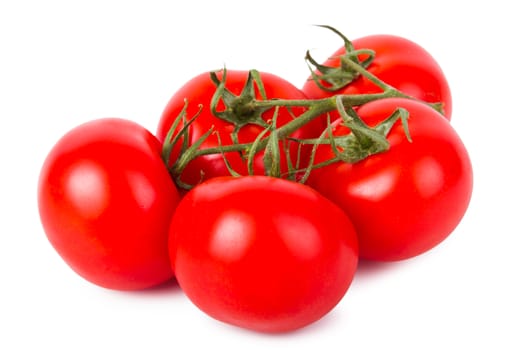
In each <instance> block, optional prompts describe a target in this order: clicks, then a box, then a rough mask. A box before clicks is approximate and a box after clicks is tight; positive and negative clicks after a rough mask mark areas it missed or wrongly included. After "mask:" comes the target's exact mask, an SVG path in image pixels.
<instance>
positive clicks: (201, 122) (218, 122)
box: [156, 70, 321, 185]
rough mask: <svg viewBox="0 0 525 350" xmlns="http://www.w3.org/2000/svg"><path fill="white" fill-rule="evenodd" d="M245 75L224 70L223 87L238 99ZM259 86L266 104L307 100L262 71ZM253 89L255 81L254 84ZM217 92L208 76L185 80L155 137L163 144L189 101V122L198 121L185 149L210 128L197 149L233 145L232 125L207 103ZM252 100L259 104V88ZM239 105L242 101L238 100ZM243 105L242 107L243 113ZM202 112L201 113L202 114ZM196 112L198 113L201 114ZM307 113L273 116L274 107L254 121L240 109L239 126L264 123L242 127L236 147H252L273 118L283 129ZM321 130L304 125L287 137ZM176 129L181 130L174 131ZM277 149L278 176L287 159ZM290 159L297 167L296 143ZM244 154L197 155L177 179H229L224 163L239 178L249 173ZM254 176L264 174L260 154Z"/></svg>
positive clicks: (192, 181)
mask: <svg viewBox="0 0 525 350" xmlns="http://www.w3.org/2000/svg"><path fill="white" fill-rule="evenodd" d="M216 74H217V77H218V79H221V80H222V79H223V78H224V72H223V71H220V72H217V73H216ZM248 74H249V72H248V71H238V70H228V71H227V73H226V78H225V87H226V89H228V90H229V91H230V92H231V93H232V94H234V95H235V96H240V95H241V94H242V92H243V89H244V88H245V84H246V81H247V79H248ZM259 75H260V78H261V81H262V83H263V85H264V91H265V93H266V99H274V98H279V99H285V100H292V99H293V100H296V99H303V100H304V99H306V96H305V95H304V94H303V93H302V92H301V90H300V89H299V88H297V87H295V86H294V85H292V84H291V83H290V82H288V81H286V80H285V79H283V78H281V77H279V76H276V75H273V74H270V73H265V72H259ZM252 84H255V82H252ZM216 91H217V86H216V85H215V83H214V82H213V81H212V79H211V78H210V74H209V73H203V74H200V75H198V76H196V77H194V78H193V79H191V80H190V81H188V82H187V83H186V84H185V85H184V86H182V87H181V88H180V89H179V90H178V91H177V92H176V93H175V94H174V95H173V96H172V98H171V99H170V101H169V103H168V105H167V106H166V108H165V110H164V112H163V114H162V117H161V119H160V121H159V124H158V127H157V133H156V135H157V137H158V138H159V140H160V141H161V142H164V141H165V139H166V137H167V134H168V131H169V130H170V128H171V126H172V124H173V122H174V120H175V119H176V118H177V116H178V115H179V113H180V112H181V111H182V110H183V108H184V106H185V101H187V103H188V105H187V109H186V113H187V118H188V119H190V118H191V117H193V116H195V115H197V114H198V116H197V118H196V119H195V120H194V121H193V122H192V123H191V125H190V126H189V128H188V137H187V141H188V142H189V145H192V144H194V143H195V142H197V140H198V139H199V138H200V137H202V136H203V135H204V134H206V132H208V131H209V130H210V128H213V131H214V132H213V133H212V134H211V135H209V136H208V137H207V138H206V140H205V141H204V142H203V143H202V144H201V145H200V148H201V149H203V148H216V147H218V146H219V145H222V146H227V145H231V144H233V143H234V140H233V139H232V133H233V131H234V129H235V125H234V123H232V122H230V121H226V120H223V119H221V118H218V117H217V116H216V115H215V114H214V112H213V111H212V108H211V103H212V99H213V96H214V94H215V92H216ZM254 93H255V96H254V97H255V99H257V100H261V99H263V96H262V94H261V91H260V89H259V88H258V87H256V88H254ZM239 102H241V101H239ZM244 107H246V106H243V108H244ZM201 108H202V109H201ZM224 108H225V106H224V103H223V101H222V100H221V101H220V103H219V104H218V109H219V110H220V111H222V110H224ZM199 110H200V112H199ZM304 111H305V109H304V108H300V107H294V108H289V109H288V108H284V107H283V108H280V109H279V110H278V111H276V109H275V108H271V109H269V110H266V111H263V112H262V113H261V114H260V118H257V114H256V113H259V112H260V111H250V110H249V107H248V108H244V110H243V111H240V110H237V111H236V113H237V116H236V117H237V118H239V120H240V121H242V120H243V119H246V120H248V119H251V120H252V121H253V120H254V119H255V120H256V121H259V122H262V123H259V124H254V123H247V124H246V125H244V126H242V127H241V128H240V130H239V132H238V140H237V141H238V142H239V143H250V142H253V141H254V140H255V139H256V138H257V137H258V136H259V134H260V133H261V132H263V131H264V130H265V127H268V126H270V123H271V121H272V119H273V118H274V114H275V113H277V118H276V126H277V127H279V126H282V125H284V124H286V123H288V122H290V121H291V120H293V119H294V118H295V117H296V116H299V115H300V114H301V113H303V112H304ZM320 127H321V121H317V120H316V121H314V122H312V123H309V124H308V125H306V126H304V127H302V128H300V129H299V130H297V131H295V132H294V133H292V134H291V135H290V136H292V137H297V138H309V137H315V136H317V135H319V129H320ZM178 129H179V130H180V127H179V128H178ZM180 146H181V145H180V142H179V143H178V144H176V145H175V148H174V150H173V152H172V153H173V154H172V157H171V160H172V161H173V160H174V158H175V157H176V156H177V155H178V153H179V151H180ZM280 146H281V153H282V155H281V157H280V168H281V172H282V173H286V172H288V171H289V170H290V169H288V165H287V157H286V156H285V154H284V152H282V151H283V146H282V144H281V145H280ZM288 151H289V155H290V160H291V162H292V164H294V165H295V164H297V160H298V149H297V144H296V143H290V149H289V150H288ZM302 151H303V152H301V154H302V155H303V156H304V155H305V154H307V153H306V149H303V150H302ZM245 156H246V154H241V153H240V152H228V153H224V154H220V153H215V154H210V155H205V156H199V157H197V158H195V159H193V160H192V161H190V162H189V164H188V165H187V166H186V168H185V169H184V170H183V172H182V174H181V180H182V182H184V183H187V184H190V185H195V184H197V183H199V182H201V181H203V180H206V179H209V178H212V177H217V176H227V175H230V174H231V173H230V171H229V170H228V167H227V164H226V163H225V159H226V161H227V162H228V163H229V165H230V166H231V168H232V169H233V170H234V171H236V172H237V173H239V174H240V175H247V174H248V166H247V160H246V158H245ZM299 158H300V159H299V161H300V162H301V164H302V165H304V164H305V163H306V162H307V161H308V159H307V158H306V156H305V157H302V158H301V157H299ZM253 174H255V175H264V174H265V166H264V163H263V152H259V153H258V154H257V155H255V157H254V162H253Z"/></svg>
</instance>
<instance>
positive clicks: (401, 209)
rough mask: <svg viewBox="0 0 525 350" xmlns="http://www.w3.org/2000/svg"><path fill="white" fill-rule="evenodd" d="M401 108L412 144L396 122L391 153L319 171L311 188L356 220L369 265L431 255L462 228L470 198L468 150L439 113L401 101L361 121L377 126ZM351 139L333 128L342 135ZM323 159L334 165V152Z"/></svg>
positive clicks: (368, 112) (370, 109)
mask: <svg viewBox="0 0 525 350" xmlns="http://www.w3.org/2000/svg"><path fill="white" fill-rule="evenodd" d="M397 107H403V108H405V109H406V110H408V112H409V120H408V127H409V129H410V135H411V138H412V143H411V142H409V141H408V140H407V137H406V135H405V134H404V130H403V127H402V126H401V122H400V121H398V122H396V124H395V125H394V127H393V128H392V130H391V131H390V133H389V134H388V137H387V139H388V141H389V142H390V146H391V147H390V149H389V150H388V151H386V152H383V153H378V154H375V155H372V156H370V157H368V158H366V159H364V160H362V161H360V162H357V163H355V164H350V163H345V162H336V163H334V164H332V165H330V166H327V167H324V168H319V169H317V170H314V171H313V172H312V174H311V176H310V177H309V179H308V181H307V183H308V184H309V185H310V186H312V187H314V188H315V189H317V190H318V191H319V192H321V193H322V194H323V195H325V196H326V197H327V198H329V199H331V200H332V201H333V202H335V203H336V204H338V205H339V206H340V207H341V208H342V209H343V210H344V211H345V212H346V213H347V215H348V216H349V218H350V219H351V220H352V221H353V223H354V225H355V228H356V232H357V234H358V237H359V250H360V256H361V257H362V258H365V259H371V260H382V261H391V260H400V259H406V258H410V257H413V256H416V255H418V254H421V253H423V252H425V251H427V250H429V249H431V248H432V247H434V246H435V245H437V244H438V243H440V242H441V241H442V240H444V239H445V238H446V237H447V236H448V235H449V234H450V233H451V232H452V231H453V230H454V228H455V227H456V226H457V225H458V223H459V222H460V220H461V218H462V217H463V215H464V213H465V211H466V209H467V206H468V204H469V201H470V197H471V193H472V185H473V184H472V167H471V163H470V159H469V156H468V153H467V150H466V149H465V147H464V145H463V143H462V141H461V139H460V138H459V136H458V135H457V133H456V132H455V131H454V130H453V128H452V127H451V125H450V123H449V122H448V121H447V120H446V119H445V118H443V117H441V115H440V114H439V113H438V112H436V111H435V110H433V109H432V108H430V107H429V106H427V105H425V104H423V103H420V102H417V101H413V100H408V99H399V98H395V99H384V100H378V101H375V102H371V103H368V104H365V105H364V106H362V107H361V108H360V109H359V110H358V115H359V116H360V117H361V118H362V119H363V121H364V122H365V123H366V124H368V125H370V126H373V125H375V124H377V123H378V122H379V121H382V120H384V119H385V118H386V117H388V116H389V115H390V114H391V113H392V112H393V111H394V110H395V109H396V108H397ZM348 132H349V131H348V129H347V128H346V127H344V126H343V125H341V124H338V125H337V126H335V130H334V134H336V135H341V134H345V133H348ZM317 156H318V160H323V159H324V160H326V159H329V158H332V157H333V151H332V148H331V146H330V145H321V146H320V147H319V149H318V151H317Z"/></svg>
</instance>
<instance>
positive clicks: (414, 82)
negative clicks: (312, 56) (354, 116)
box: [302, 34, 452, 120]
mask: <svg viewBox="0 0 525 350" xmlns="http://www.w3.org/2000/svg"><path fill="white" fill-rule="evenodd" d="M352 44H353V45H354V48H355V49H356V50H357V49H371V50H373V51H375V58H374V60H373V62H372V64H371V65H370V66H369V67H368V68H367V70H368V71H369V72H370V73H372V74H374V75H375V76H376V77H378V78H379V79H380V80H382V81H384V82H385V83H387V84H389V85H391V86H393V87H395V88H396V89H398V90H400V91H401V92H403V93H405V94H407V95H410V96H412V97H414V98H416V99H419V100H422V101H425V102H429V103H435V102H441V103H443V111H444V116H445V117H446V118H447V119H448V120H450V118H451V116H452V95H451V92H450V86H449V84H448V81H447V79H446V77H445V74H444V73H443V70H442V69H441V67H440V66H439V64H438V62H437V61H436V60H435V59H434V57H432V56H431V55H430V53H429V52H428V51H426V50H425V49H424V48H423V47H421V46H420V45H418V44H416V43H414V42H413V41H410V40H408V39H405V38H402V37H399V36H395V35H386V34H378V35H369V36H365V37H362V38H359V39H355V40H353V41H352ZM344 52H345V49H344V47H341V48H340V49H339V50H337V51H336V52H335V53H334V54H333V55H332V56H330V57H331V58H329V59H328V60H326V62H324V63H323V64H324V65H326V66H329V67H338V66H340V60H339V58H337V57H339V56H341V55H342V54H344ZM363 59H364V57H363ZM302 90H303V92H304V93H305V94H306V95H307V96H308V97H309V98H323V97H328V96H331V95H333V94H335V93H337V94H369V93H378V92H381V89H379V88H378V87H377V86H376V85H375V84H374V83H372V82H371V81H370V80H368V79H365V78H363V77H359V78H357V79H356V80H355V81H354V82H352V83H351V84H349V85H347V86H346V87H344V88H343V89H341V90H338V91H336V92H334V93H331V92H327V91H324V90H322V89H320V88H319V87H318V86H317V85H316V84H315V82H314V81H313V80H311V79H308V80H307V81H306V83H305V84H304V86H303V89H302Z"/></svg>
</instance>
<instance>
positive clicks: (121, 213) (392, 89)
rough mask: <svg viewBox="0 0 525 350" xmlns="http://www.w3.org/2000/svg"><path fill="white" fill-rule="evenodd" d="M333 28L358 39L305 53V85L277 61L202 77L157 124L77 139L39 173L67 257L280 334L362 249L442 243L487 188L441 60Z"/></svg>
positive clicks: (304, 321)
mask: <svg viewBox="0 0 525 350" xmlns="http://www.w3.org/2000/svg"><path fill="white" fill-rule="evenodd" d="M332 30H333V29H332ZM334 31H335V30H334ZM335 32H336V33H337V34H339V35H340V36H341V37H342V38H343V39H344V46H343V47H342V48H341V49H339V50H337V51H336V52H335V53H334V55H333V56H332V57H331V58H329V59H327V60H326V62H324V63H323V64H318V63H317V62H315V61H314V60H313V58H312V57H311V56H310V55H309V54H307V60H308V61H309V62H310V66H311V72H312V74H311V77H310V78H308V79H307V80H306V83H305V85H304V86H303V87H302V88H298V87H295V86H294V85H292V84H291V83H290V82H288V81H286V80H285V79H283V78H282V77H278V76H276V75H273V74H270V73H265V72H256V71H250V72H246V71H226V70H223V71H221V72H212V73H210V74H201V75H198V76H196V77H195V78H194V79H192V80H190V81H189V82H188V83H186V84H185V85H184V86H182V87H181V88H180V90H179V91H177V92H176V93H175V94H174V96H173V97H172V99H171V100H170V101H169V103H168V105H167V106H166V108H165V110H164V112H163V114H162V116H161V118H160V121H159V124H158V128H157V131H156V135H153V134H152V133H150V132H149V131H148V130H146V129H145V128H144V127H142V126H140V125H138V124H136V123H134V122H132V121H129V120H126V119H116V118H113V119H98V120H94V121H90V122H87V123H85V124H83V125H80V126H78V127H76V128H74V129H73V130H71V131H70V132H68V133H67V134H66V135H64V136H63V137H62V138H61V139H60V140H59V141H58V142H57V143H56V145H55V146H54V147H53V148H52V149H51V151H50V153H49V155H48V156H47V158H46V160H45V162H44V164H43V167H42V170H41V174H40V178H39V186H38V204H39V210H40V216H41V221H42V225H43V228H44V231H45V233H46V235H47V237H48V239H49V241H50V242H51V244H52V246H53V247H54V248H55V249H56V251H57V252H58V254H60V256H61V257H62V258H63V260H64V261H65V262H66V263H67V264H69V266H70V267H71V268H72V269H73V270H74V271H76V272H77V273H78V274H79V275H80V276H82V277H83V278H85V279H86V280H88V281H90V282H92V283H94V284H97V285H99V286H102V287H105V288H109V289H115V290H138V289H144V288H149V287H152V286H156V285H159V284H161V283H163V282H166V281H168V280H170V279H172V278H176V280H177V281H178V283H179V285H180V288H181V289H182V290H183V291H184V292H185V293H186V294H187V296H188V298H189V299H190V300H191V301H192V302H193V303H195V305H196V306H197V307H198V308H200V309H201V310H203V311H204V312H206V313H207V314H208V315H210V316H211V317H213V318H216V319H218V320H220V321H223V322H226V323H230V324H233V325H236V326H240V327H243V328H247V329H252V330H256V331H262V332H284V331H290V330H294V329H297V328H300V327H303V326H306V325H308V324H310V323H312V322H314V321H316V320H318V319H320V318H321V317H323V316H324V315H325V314H326V313H328V312H329V311H330V310H331V309H332V308H334V307H335V306H336V305H337V304H338V302H339V301H340V300H341V298H343V296H344V295H345V294H346V292H347V290H348V288H349V287H350V285H351V283H352V280H353V277H354V273H355V271H356V269H357V264H358V260H359V259H368V260H375V261H385V262H386V261H396V260H401V259H408V258H412V257H415V256H417V255H419V254H422V253H424V252H426V251H428V250H430V249H432V248H433V247H435V246H436V245H437V244H439V243H440V242H441V241H443V240H444V239H445V238H446V237H447V236H448V235H449V234H450V233H451V232H452V231H453V230H454V229H455V227H456V226H457V225H458V224H459V222H460V220H461V219H462V217H463V215H464V213H465V212H466V210H467V207H468V204H469V201H470V197H471V193H472V185H473V183H472V181H473V179H472V167H471V164H470V160H469V156H468V153H467V150H466V148H465V146H464V145H463V143H462V141H461V139H460V137H459V136H458V134H457V133H456V132H455V130H454V129H453V127H452V126H451V124H450V118H451V96H450V89H449V87H448V84H447V81H446V79H445V76H444V74H443V72H442V71H441V69H440V68H439V66H438V64H437V62H436V61H435V60H434V59H433V58H432V56H431V55H430V54H429V53H428V52H426V51H425V50H424V49H423V48H421V47H420V46H419V45H417V44H415V43H413V42H411V41H409V40H407V39H403V38H399V37H395V36H390V35H376V36H369V37H364V38H361V39H357V40H355V41H352V42H350V41H349V40H347V39H346V38H345V37H344V36H342V35H341V34H340V33H339V32H337V31H335Z"/></svg>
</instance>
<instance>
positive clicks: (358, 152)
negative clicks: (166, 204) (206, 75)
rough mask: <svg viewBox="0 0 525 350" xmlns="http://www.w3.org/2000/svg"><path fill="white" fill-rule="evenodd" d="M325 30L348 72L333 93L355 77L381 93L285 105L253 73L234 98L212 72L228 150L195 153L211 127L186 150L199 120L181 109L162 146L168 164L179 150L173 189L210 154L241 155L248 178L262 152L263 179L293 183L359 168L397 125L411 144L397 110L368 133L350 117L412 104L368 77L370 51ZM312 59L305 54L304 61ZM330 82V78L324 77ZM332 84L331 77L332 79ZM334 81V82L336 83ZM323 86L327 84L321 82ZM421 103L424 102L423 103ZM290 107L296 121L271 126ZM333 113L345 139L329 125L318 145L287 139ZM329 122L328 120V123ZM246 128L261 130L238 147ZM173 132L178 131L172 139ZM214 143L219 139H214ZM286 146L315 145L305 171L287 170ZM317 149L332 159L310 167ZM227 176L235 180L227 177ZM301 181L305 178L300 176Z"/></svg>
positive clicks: (315, 141)
mask: <svg viewBox="0 0 525 350" xmlns="http://www.w3.org/2000/svg"><path fill="white" fill-rule="evenodd" d="M324 27H327V28H329V29H331V30H333V31H335V32H336V33H337V34H338V35H340V36H341V37H342V38H343V39H344V41H345V49H346V53H345V54H344V55H342V56H341V63H342V64H343V63H344V68H345V71H346V72H352V74H351V75H352V76H347V77H346V78H345V79H346V80H345V79H343V80H340V79H339V77H336V79H335V80H333V79H332V80H331V81H329V83H330V84H331V87H332V88H334V90H336V89H335V87H336V86H338V88H340V87H341V85H340V84H343V83H344V84H349V83H351V82H352V81H353V79H355V78H356V77H357V76H362V77H363V78H365V79H368V80H370V81H371V82H372V83H373V84H375V85H376V86H378V87H379V88H380V89H381V92H379V93H370V94H354V95H344V94H336V95H333V96H331V97H327V98H322V99H313V100H312V99H301V100H285V99H267V98H266V95H265V90H264V84H263V82H262V80H261V78H260V76H259V73H258V72H257V71H256V70H251V71H250V72H249V73H248V76H247V81H246V84H245V87H244V89H243V90H242V92H241V93H240V94H239V95H238V96H236V95H235V94H233V93H232V92H231V91H229V90H228V89H227V88H226V79H227V70H226V68H224V69H223V71H222V73H223V74H222V80H221V79H219V78H218V75H217V74H216V72H211V73H210V79H211V80H212V81H213V82H214V83H215V85H216V87H217V89H216V92H215V94H214V96H213V98H212V100H211V106H210V107H211V110H212V112H213V113H214V114H215V116H216V117H217V118H220V119H223V120H225V121H227V122H229V123H231V124H233V125H234V131H233V133H232V135H231V137H232V140H233V144H231V145H222V144H221V142H220V140H218V141H219V142H218V144H219V146H217V147H212V148H200V146H201V145H202V143H203V142H204V141H205V140H206V138H208V137H212V135H213V134H216V133H214V130H213V127H212V128H211V129H210V130H208V132H207V133H205V134H204V135H203V136H202V137H201V138H200V139H199V140H197V141H196V142H195V143H194V144H192V145H189V142H188V139H189V135H188V129H189V126H190V125H191V123H193V122H195V120H196V119H197V118H198V114H197V115H195V116H192V117H191V118H190V119H189V120H188V118H187V116H186V108H183V110H182V111H181V113H180V115H179V116H178V117H177V118H176V119H175V121H174V123H173V125H172V127H171V130H170V131H169V133H168V137H166V139H165V141H164V145H163V158H164V160H165V162H166V164H169V163H168V160H169V159H171V158H170V155H171V153H172V151H173V149H174V146H175V144H176V143H178V142H180V143H181V146H182V147H181V149H180V152H179V154H178V155H177V159H176V161H175V162H174V163H171V165H170V166H169V170H170V173H171V174H172V176H173V178H174V179H175V181H176V182H177V184H178V185H179V186H181V187H183V188H189V187H191V186H188V185H186V184H184V183H182V182H181V180H180V175H181V174H182V172H183V170H184V168H185V167H186V166H187V165H188V163H189V162H191V161H192V160H193V159H195V158H197V157H202V156H206V155H212V154H222V155H223V156H224V155H225V154H226V153H228V152H239V153H241V154H242V155H243V156H244V157H245V159H246V162H247V166H248V173H249V174H252V173H253V172H252V169H251V168H252V165H253V160H254V157H255V154H257V153H259V152H261V151H263V150H264V157H263V161H264V165H265V169H266V173H267V175H271V176H282V175H289V178H292V179H297V178H298V177H297V176H296V175H297V173H300V172H301V173H302V174H303V175H305V176H307V175H308V174H309V173H310V171H311V170H312V169H314V168H318V167H320V166H325V165H327V164H328V163H330V162H334V161H346V162H358V161H360V160H362V159H364V158H366V157H369V156H370V155H373V154H376V153H379V152H385V151H386V150H388V148H389V143H388V140H387V138H386V137H387V136H388V133H389V131H390V129H391V128H392V126H393V125H394V123H395V122H396V121H398V120H401V122H402V124H403V127H404V130H405V133H406V136H407V138H408V139H409V140H410V134H409V130H408V122H407V120H408V113H407V112H406V111H405V110H402V109H399V110H396V111H394V112H393V113H392V115H391V116H390V117H388V118H386V119H385V120H384V121H383V122H381V123H380V124H379V125H377V126H375V127H369V126H368V125H366V124H365V123H364V122H363V121H362V120H361V119H360V118H359V116H358V115H357V113H356V112H355V110H354V109H355V108H356V107H359V106H361V105H363V104H365V103H368V102H372V101H376V100H380V99H385V98H391V97H401V98H406V99H415V98H414V97H412V96H409V95H407V94H405V93H403V92H401V91H399V90H397V89H396V88H394V87H393V86H390V85H389V84H387V83H385V82H384V81H382V80H380V79H379V78H377V77H376V76H375V75H374V74H372V73H370V72H369V71H368V70H367V69H366V67H367V66H368V65H369V64H370V62H371V59H372V58H373V52H371V51H367V50H365V51H361V50H360V51H356V50H354V48H353V46H352V44H351V42H350V41H349V40H348V39H346V38H345V37H344V36H343V35H342V34H341V33H339V32H338V31H336V30H335V29H333V28H331V27H328V26H324ZM362 54H367V55H368V58H367V59H365V60H363V61H360V60H359V59H358V55H362ZM308 57H311V56H310V55H309V53H307V59H308ZM309 61H310V63H312V62H314V65H315V66H316V67H317V68H318V69H319V71H320V72H321V73H323V69H324V68H323V67H321V66H319V65H318V64H317V63H316V62H315V61H313V59H311V60H309ZM309 68H310V70H311V71H312V79H314V80H316V79H321V77H319V76H318V75H317V73H314V72H313V70H312V68H311V67H309ZM324 73H325V74H328V75H330V74H332V73H333V72H332V71H327V70H325V71H324ZM328 78H329V79H331V78H330V77H328ZM332 78H333V77H332ZM338 79H339V80H338ZM324 81H325V82H326V81H327V80H326V79H325V80H324ZM316 82H317V83H318V84H321V83H320V81H319V80H316ZM254 86H257V90H258V91H259V93H260V94H261V96H262V98H263V99H257V98H256V94H255V87H254ZM219 101H222V103H223V105H224V106H225V109H224V110H221V111H219V110H218V109H217V106H218V104H219ZM424 103H425V102H424ZM427 104H428V105H430V106H431V107H432V108H434V109H435V110H437V111H438V112H440V113H443V106H442V104H441V103H427ZM293 107H303V108H305V112H303V113H302V114H301V115H298V116H295V118H294V119H292V120H291V121H290V122H288V123H287V124H285V125H282V126H280V127H277V126H276V121H275V118H276V116H277V110H278V109H279V108H288V109H291V108H293ZM272 109H273V110H275V113H274V118H273V119H272V120H270V121H268V120H264V119H263V113H265V112H267V111H269V110H272ZM334 111H336V112H337V113H338V114H339V116H340V117H341V118H342V119H343V123H344V124H345V125H346V126H347V127H348V128H349V129H350V130H351V131H352V132H351V133H350V134H349V135H348V136H346V137H334V136H333V135H332V134H331V132H330V130H331V129H330V128H331V126H330V125H328V127H327V130H325V132H323V133H322V135H321V136H320V137H319V138H318V139H310V140H299V139H292V138H290V135H291V134H292V133H293V132H294V131H296V130H298V129H300V128H301V127H303V126H305V125H306V124H308V123H310V122H311V121H313V120H314V119H315V118H319V117H321V116H323V115H324V116H327V115H328V114H329V113H330V112H334ZM327 119H329V118H327ZM247 124H255V125H258V126H260V127H262V128H263V131H262V132H261V134H260V135H259V136H258V137H257V138H256V139H255V140H254V141H253V142H251V143H239V142H238V137H237V133H238V131H239V130H240V129H241V128H242V127H243V126H245V125H247ZM176 130H179V131H178V132H177V133H175V131H176ZM216 135H217V137H218V134H216ZM290 142H296V143H298V144H299V146H301V145H312V144H313V145H314V147H313V149H312V152H311V153H312V154H311V159H310V161H309V164H310V165H309V166H308V168H306V169H298V167H297V166H296V165H294V164H291V161H290V159H291V157H290V155H289V154H288V152H287V148H288V147H287V146H286V145H287V144H289V143H290ZM280 144H281V145H283V146H284V147H283V148H284V150H285V152H284V153H285V154H284V155H285V156H286V159H287V163H288V168H289V169H288V171H287V173H286V174H280V166H279V162H280V158H281V153H280V152H281V150H280V148H279V145H280ZM321 144H330V145H331V146H332V149H333V150H334V154H335V157H334V159H332V160H329V161H328V163H326V162H325V163H322V164H314V160H313V158H314V154H315V150H316V149H317V147H318V146H319V145H321ZM224 160H225V162H226V165H227V166H228V164H227V160H226V158H225V157H224ZM231 173H232V175H238V174H235V172H233V170H232V171H231ZM303 178H304V176H303Z"/></svg>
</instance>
